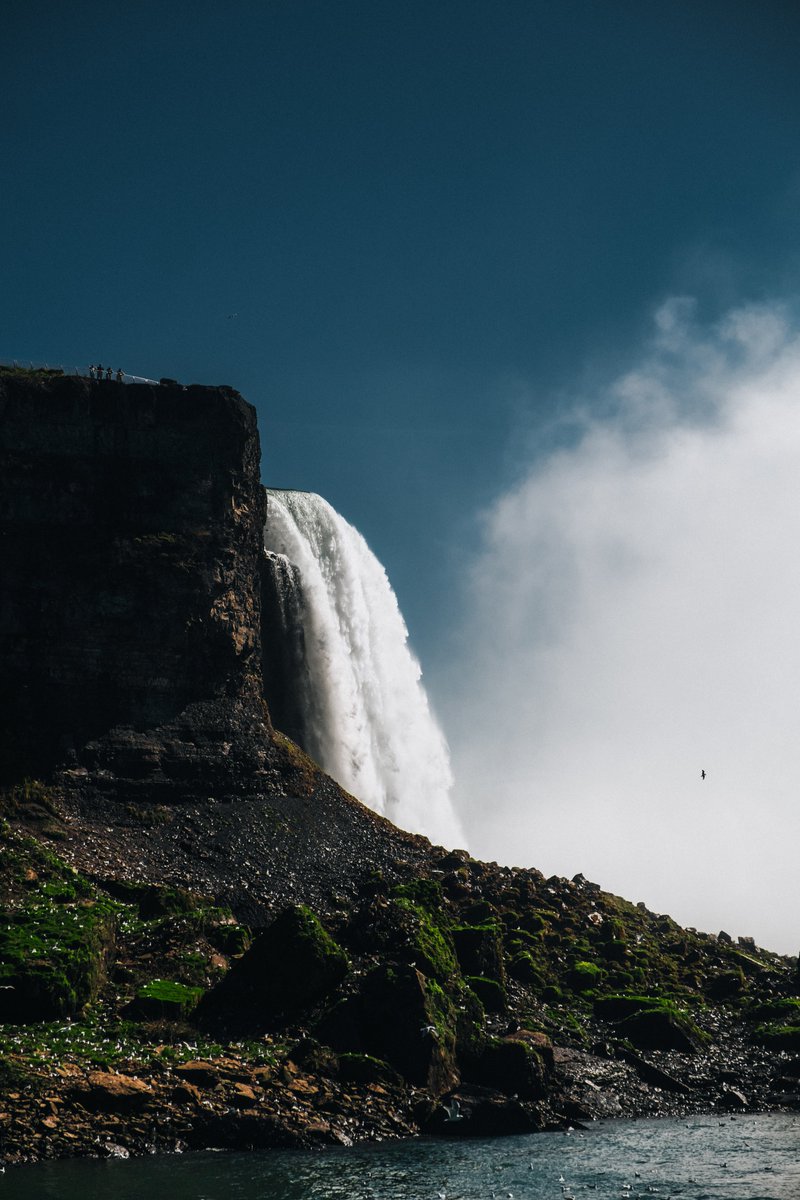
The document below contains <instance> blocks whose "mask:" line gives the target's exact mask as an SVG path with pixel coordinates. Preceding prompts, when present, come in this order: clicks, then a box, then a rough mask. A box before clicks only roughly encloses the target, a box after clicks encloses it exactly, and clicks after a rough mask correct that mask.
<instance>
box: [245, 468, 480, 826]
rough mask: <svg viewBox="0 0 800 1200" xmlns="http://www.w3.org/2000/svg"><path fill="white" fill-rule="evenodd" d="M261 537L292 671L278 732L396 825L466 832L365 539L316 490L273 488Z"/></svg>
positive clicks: (414, 668) (443, 753) (403, 638)
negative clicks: (285, 725)
mask: <svg viewBox="0 0 800 1200" xmlns="http://www.w3.org/2000/svg"><path fill="white" fill-rule="evenodd" d="M265 547H266V550H267V552H268V559H270V560H271V566H272V569H271V578H272V584H273V591H274V593H275V595H274V597H273V603H272V607H273V616H274V618H275V619H277V621H278V622H279V623H280V624H281V625H282V627H283V633H284V643H285V645H286V647H288V651H287V653H288V663H289V666H288V670H289V671H290V672H291V673H292V674H293V676H294V678H293V679H292V680H291V687H290V688H289V689H288V691H287V689H286V688H285V687H284V688H283V689H282V691H283V695H284V700H285V704H284V707H285V709H286V711H287V719H288V720H289V723H290V724H291V722H292V720H294V729H293V730H292V729H287V730H285V732H288V733H291V734H292V736H294V737H295V738H296V740H297V741H299V742H300V744H301V745H302V746H303V748H304V749H305V750H306V751H307V752H308V753H309V754H310V755H311V756H312V757H313V758H314V759H316V761H317V762H318V763H319V764H320V766H322V767H323V769H324V770H325V771H327V772H328V774H329V775H332V776H333V777H334V779H336V780H337V782H338V783H340V784H341V785H342V787H344V788H346V789H347V790H348V791H349V792H352V793H353V795H355V796H357V797H358V798H359V799H360V800H362V801H363V802H364V803H365V804H367V805H369V807H370V808H372V809H374V810H375V811H376V812H379V813H382V814H383V815H384V816H386V817H388V818H389V819H390V820H391V821H393V822H394V823H395V824H396V825H399V826H401V827H402V828H404V829H409V830H412V831H413V832H415V833H423V834H425V835H426V836H427V837H429V838H431V840H432V841H434V842H441V843H445V844H449V845H453V844H463V835H462V832H461V829H460V826H459V822H458V819H457V817H456V815H455V811H454V809H453V805H452V800H451V795H450V793H451V788H452V784H453V778H452V773H451V770H450V758H449V752H448V749H447V744H446V742H445V739H444V735H443V733H442V731H441V729H440V728H439V726H438V724H437V722H436V719H435V717H434V715H433V713H432V712H431V709H430V705H429V703H428V697H427V695H426V693H425V689H424V687H423V686H422V682H421V674H422V672H421V670H420V666H419V663H418V662H417V660H416V658H415V657H414V655H413V654H412V652H411V650H410V648H409V645H408V630H407V629H406V625H405V622H404V620H403V617H402V614H401V612H400V609H399V607H398V604H397V598H396V597H395V594H394V592H393V591H392V587H391V585H390V583H389V580H388V578H387V576H386V572H385V570H384V569H383V567H382V566H381V564H380V563H379V562H378V560H377V558H376V557H375V555H374V554H373V553H372V551H371V550H370V548H369V546H368V545H367V543H366V541H365V540H364V538H363V537H362V536H361V534H360V533H359V532H358V530H356V529H354V528H353V526H352V525H349V524H348V522H347V521H345V520H344V518H343V517H341V516H340V515H339V514H338V513H337V512H336V511H335V509H333V508H332V507H331V505H330V504H328V503H327V501H325V500H323V499H322V498H321V497H320V496H315V495H313V494H312V493H310V492H288V491H277V490H274V491H273V490H270V491H268V509H267V526H266V530H265ZM286 661H287V658H286V656H284V664H285V663H286ZM282 669H283V670H284V673H285V671H286V669H287V668H286V667H285V665H284V668H282ZM287 697H288V699H287ZM289 714H293V716H292V715H289ZM274 719H275V722H276V724H277V725H278V727H279V728H281V725H280V721H279V719H278V716H277V714H274Z"/></svg>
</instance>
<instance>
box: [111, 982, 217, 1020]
mask: <svg viewBox="0 0 800 1200" xmlns="http://www.w3.org/2000/svg"><path fill="white" fill-rule="evenodd" d="M203 990H204V989H203V988H201V987H189V986H187V985H186V984H185V983H179V982H178V981H177V980H174V979H151V980H150V981H149V982H148V983H146V984H144V985H143V986H142V987H140V988H139V989H138V991H137V993H136V997H135V999H134V1000H133V1002H132V1003H131V1005H130V1006H129V1012H130V1013H131V1015H136V1016H139V1017H151V1018H162V1019H163V1018H167V1019H171V1020H177V1019H180V1018H182V1017H187V1016H188V1015H189V1014H190V1013H191V1012H192V1011H193V1010H194V1009H195V1008H196V1007H197V1005H198V1004H199V1002H200V999H201V998H202V995H203Z"/></svg>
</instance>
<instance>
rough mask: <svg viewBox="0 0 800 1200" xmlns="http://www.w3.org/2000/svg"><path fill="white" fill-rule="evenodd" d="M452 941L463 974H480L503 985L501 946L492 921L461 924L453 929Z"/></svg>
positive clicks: (504, 979)
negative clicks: (477, 923) (479, 923)
mask: <svg viewBox="0 0 800 1200" xmlns="http://www.w3.org/2000/svg"><path fill="white" fill-rule="evenodd" d="M453 942H454V945H455V949H456V955H457V957H458V962H459V966H460V967H461V970H462V971H463V973H464V974H465V975H480V976H482V977H483V978H485V979H494V980H495V982H496V983H499V984H500V985H501V986H505V982H506V972H505V966H504V963H503V946H502V943H501V941H500V933H499V930H498V928H497V926H496V925H495V924H494V923H493V922H486V924H483V925H461V926H459V927H458V928H456V929H454V930H453Z"/></svg>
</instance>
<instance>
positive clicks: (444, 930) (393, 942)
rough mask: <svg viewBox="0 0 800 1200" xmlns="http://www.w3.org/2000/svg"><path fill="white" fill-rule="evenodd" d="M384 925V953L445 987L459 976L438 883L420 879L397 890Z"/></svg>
mask: <svg viewBox="0 0 800 1200" xmlns="http://www.w3.org/2000/svg"><path fill="white" fill-rule="evenodd" d="M381 924H382V928H381V929H380V930H379V936H380V937H381V939H382V943H383V945H382V950H383V951H384V953H386V952H388V953H389V954H390V955H391V957H392V958H396V959H405V960H406V961H409V962H411V963H412V964H413V965H414V966H415V967H416V968H417V970H419V971H422V973H423V974H424V975H427V976H428V977H429V978H432V979H436V980H438V982H439V983H441V984H443V985H445V986H448V985H449V984H450V983H451V982H452V980H453V979H455V978H456V977H457V976H458V973H459V969H458V961H457V959H456V952H455V946H454V944H453V935H452V932H451V929H450V922H449V920H448V918H447V915H446V912H445V907H444V898H443V896H442V889H441V886H440V885H439V883H437V882H436V881H435V880H432V879H416V880H413V881H412V882H411V883H408V884H401V885H400V886H398V887H396V888H393V889H392V892H391V896H390V901H389V905H388V907H387V909H386V910H384V916H383V921H382V923H381Z"/></svg>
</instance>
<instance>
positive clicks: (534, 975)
mask: <svg viewBox="0 0 800 1200" xmlns="http://www.w3.org/2000/svg"><path fill="white" fill-rule="evenodd" d="M508 973H509V975H510V976H511V977H512V979H516V980H518V981H519V983H524V984H527V986H528V987H531V988H535V989H539V988H541V987H542V986H543V984H544V980H543V979H542V975H541V973H540V971H539V969H538V967H537V965H536V961H535V960H534V958H533V955H532V954H531V953H530V952H529V951H528V950H518V951H517V953H516V954H515V955H514V956H513V957H512V958H511V960H510V962H509V964H508Z"/></svg>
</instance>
